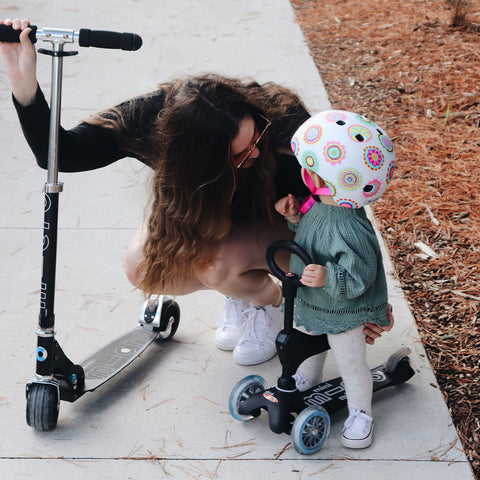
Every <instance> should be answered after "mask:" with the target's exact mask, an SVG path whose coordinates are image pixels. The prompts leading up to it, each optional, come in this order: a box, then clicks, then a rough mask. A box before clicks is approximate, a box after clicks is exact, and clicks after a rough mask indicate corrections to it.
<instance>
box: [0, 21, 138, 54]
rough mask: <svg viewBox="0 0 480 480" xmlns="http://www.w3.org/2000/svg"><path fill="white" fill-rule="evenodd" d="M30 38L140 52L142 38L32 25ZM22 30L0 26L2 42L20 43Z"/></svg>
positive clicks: (83, 29)
mask: <svg viewBox="0 0 480 480" xmlns="http://www.w3.org/2000/svg"><path fill="white" fill-rule="evenodd" d="M30 28H31V29H32V31H31V32H30V33H29V38H30V40H31V41H32V43H36V41H37V40H43V41H46V42H51V43H62V44H63V43H77V44H78V45H80V46H81V47H97V48H110V49H118V50H138V49H139V48H140V47H141V46H142V38H141V37H140V36H139V35H137V34H135V33H126V32H124V33H120V32H110V31H107V30H90V29H88V28H81V29H80V31H79V32H76V31H74V30H67V29H63V28H38V27H37V26H36V25H30ZM19 41H20V30H14V29H13V28H12V27H11V26H7V25H3V24H2V25H0V42H19Z"/></svg>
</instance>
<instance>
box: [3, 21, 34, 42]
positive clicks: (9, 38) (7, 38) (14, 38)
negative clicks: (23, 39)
mask: <svg viewBox="0 0 480 480" xmlns="http://www.w3.org/2000/svg"><path fill="white" fill-rule="evenodd" d="M30 28H31V29H32V31H31V32H30V33H29V34H28V37H29V38H30V40H31V42H32V43H35V42H36V41H37V36H36V33H37V26H36V25H30ZM21 32H22V31H21V30H14V29H13V28H12V27H11V26H9V25H4V24H3V23H2V24H1V25H0V42H10V43H15V42H17V43H18V42H19V41H20V33H21Z"/></svg>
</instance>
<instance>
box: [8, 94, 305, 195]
mask: <svg viewBox="0 0 480 480" xmlns="http://www.w3.org/2000/svg"><path fill="white" fill-rule="evenodd" d="M164 100H165V92H164V91H163V90H161V89H159V90H155V91H153V92H151V93H149V94H146V95H143V96H141V97H137V98H135V99H134V100H128V101H127V102H125V103H123V104H121V105H119V106H118V108H119V109H120V110H122V111H123V110H127V109H126V108H122V106H126V105H127V104H128V103H129V102H132V101H134V102H135V108H134V109H133V113H131V114H130V115H129V116H128V118H126V129H127V131H129V134H128V142H129V143H130V145H131V147H129V148H125V147H124V146H122V145H120V142H119V140H118V138H117V135H116V133H115V131H114V130H113V129H110V128H106V127H102V126H97V125H92V124H90V123H87V122H82V123H80V124H79V125H77V126H76V127H74V128H72V129H69V130H66V129H64V128H62V127H60V130H59V147H58V152H59V158H58V166H59V171H61V172H83V171H88V170H94V169H96V168H101V167H105V166H107V165H110V164H112V163H114V162H116V161H117V160H119V159H121V158H124V157H134V158H137V159H138V160H139V161H141V162H142V163H144V164H146V165H148V166H150V167H153V165H152V161H151V159H150V158H149V152H150V151H152V146H151V145H150V142H151V140H150V138H151V135H150V133H151V130H152V128H153V127H154V122H155V120H156V118H157V116H158V115H159V114H160V113H161V111H162V109H163V104H164ZM13 101H14V105H15V108H16V110H17V114H18V117H19V120H20V124H21V127H22V131H23V133H24V135H25V138H26V140H27V142H28V144H29V146H30V148H31V149H32V151H33V153H34V155H35V157H36V159H37V163H38V165H39V166H40V167H41V168H44V169H46V168H47V163H48V138H49V128H50V125H49V122H50V108H49V106H48V104H47V101H46V99H45V97H44V95H43V92H42V91H41V89H40V87H38V89H37V94H36V97H35V100H34V102H33V103H32V104H31V105H28V106H26V107H24V106H21V105H20V104H19V103H18V102H17V101H16V100H15V98H13ZM128 110H129V111H132V109H128ZM306 116H308V114H307V113H306V112H305V114H304V115H302V117H304V118H300V119H299V120H298V125H299V124H300V123H301V122H302V121H304V120H305V118H306ZM292 133H293V132H292ZM122 143H123V142H122ZM132 152H135V153H132ZM275 159H276V172H275V177H274V184H275V188H276V198H277V199H278V198H281V197H283V196H285V195H287V194H288V193H292V194H294V195H296V196H297V197H303V196H305V195H307V194H308V190H306V188H305V186H304V184H303V182H302V180H301V176H300V174H299V171H300V166H299V164H298V162H297V161H296V159H295V158H294V157H292V156H291V155H286V154H278V153H277V154H275Z"/></svg>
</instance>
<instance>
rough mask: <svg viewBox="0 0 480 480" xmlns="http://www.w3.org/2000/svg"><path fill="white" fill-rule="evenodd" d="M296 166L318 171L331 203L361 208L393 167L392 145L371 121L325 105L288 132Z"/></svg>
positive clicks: (385, 181) (379, 190) (386, 181)
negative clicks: (291, 133)
mask: <svg viewBox="0 0 480 480" xmlns="http://www.w3.org/2000/svg"><path fill="white" fill-rule="evenodd" d="M291 145H292V151H293V153H294V154H295V156H296V157H297V160H298V162H299V163H300V165H301V166H302V167H304V168H306V169H307V170H310V171H312V172H314V173H316V174H317V175H319V176H320V177H321V178H322V179H323V180H324V181H325V183H326V184H327V186H328V187H329V189H330V192H331V194H332V196H333V199H334V201H335V202H336V203H337V205H339V206H341V207H346V208H361V207H363V206H365V205H368V204H370V203H373V202H375V201H376V200H378V199H379V198H380V197H381V196H382V195H383V193H384V192H385V190H386V189H387V187H388V185H389V183H390V181H391V179H392V176H393V172H394V170H395V150H394V147H393V144H392V141H391V140H390V138H389V137H388V135H387V134H386V133H385V132H384V131H383V130H382V129H381V128H380V127H379V126H378V125H376V124H375V123H374V122H373V121H371V120H369V119H368V118H366V117H363V116H362V115H359V114H356V113H353V112H348V111H345V110H326V111H323V112H320V113H317V114H315V115H313V116H312V117H310V118H309V119H308V120H307V121H306V122H304V123H303V124H302V125H301V126H300V127H299V128H298V129H297V131H296V132H295V133H294V135H293V137H292V143H291Z"/></svg>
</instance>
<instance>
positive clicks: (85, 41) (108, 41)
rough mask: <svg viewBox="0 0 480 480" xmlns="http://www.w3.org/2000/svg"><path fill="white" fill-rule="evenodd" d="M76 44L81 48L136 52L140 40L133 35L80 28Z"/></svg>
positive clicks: (140, 42) (140, 44)
mask: <svg viewBox="0 0 480 480" xmlns="http://www.w3.org/2000/svg"><path fill="white" fill-rule="evenodd" d="M78 43H79V45H80V46H81V47H97V48H116V49H121V50H138V49H139V48H140V47H141V46H142V38H141V37H140V36H139V35H136V34H135V33H126V32H124V33H120V32H108V31H106V30H89V29H88V28H82V29H80V35H79V42H78Z"/></svg>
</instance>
